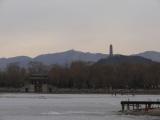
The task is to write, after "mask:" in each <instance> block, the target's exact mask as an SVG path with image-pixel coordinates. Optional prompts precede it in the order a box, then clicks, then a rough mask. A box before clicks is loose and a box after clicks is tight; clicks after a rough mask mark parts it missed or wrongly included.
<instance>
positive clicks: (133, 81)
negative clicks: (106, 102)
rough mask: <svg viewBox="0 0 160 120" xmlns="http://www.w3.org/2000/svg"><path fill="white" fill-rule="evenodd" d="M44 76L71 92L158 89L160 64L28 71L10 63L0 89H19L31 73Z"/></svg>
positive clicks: (0, 75)
mask: <svg viewBox="0 0 160 120" xmlns="http://www.w3.org/2000/svg"><path fill="white" fill-rule="evenodd" d="M34 73H39V74H44V73H45V74H47V75H48V78H49V80H48V83H49V84H50V85H53V86H54V87H56V88H70V89H75V88H76V89H159V88H160V63H152V64H128V63H121V64H92V63H86V62H81V61H77V62H73V63H72V64H71V65H66V66H60V65H52V66H46V65H44V64H42V63H39V62H31V63H30V64H29V67H28V68H23V67H20V65H19V64H17V63H12V64H9V65H8V66H7V68H6V69H5V70H1V71H0V87H13V88H19V87H23V86H24V85H26V84H28V83H29V77H30V75H31V74H34Z"/></svg>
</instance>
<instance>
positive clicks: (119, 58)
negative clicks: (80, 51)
mask: <svg viewBox="0 0 160 120" xmlns="http://www.w3.org/2000/svg"><path fill="white" fill-rule="evenodd" d="M120 63H130V64H137V63H147V64H148V63H153V61H152V60H149V59H146V58H143V57H140V56H124V55H115V56H113V57H108V58H105V59H101V60H99V61H98V62H97V64H120Z"/></svg>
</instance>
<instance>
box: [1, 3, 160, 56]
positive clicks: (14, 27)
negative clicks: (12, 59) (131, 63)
mask: <svg viewBox="0 0 160 120" xmlns="http://www.w3.org/2000/svg"><path fill="white" fill-rule="evenodd" d="M110 43H112V44H113V45H114V51H115V52H116V53H122V54H132V53H138V52H143V51H146V50H156V51H160V0H0V57H9V56H18V55H28V56H36V55H38V54H41V53H54V52H61V51H65V50H69V49H76V50H81V51H85V52H86V51H88V52H101V53H107V52H108V46H109V44H110Z"/></svg>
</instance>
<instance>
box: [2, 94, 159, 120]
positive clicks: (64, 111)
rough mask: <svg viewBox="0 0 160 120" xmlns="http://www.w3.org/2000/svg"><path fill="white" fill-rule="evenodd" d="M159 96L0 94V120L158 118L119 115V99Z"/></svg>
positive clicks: (135, 119)
mask: <svg viewBox="0 0 160 120" xmlns="http://www.w3.org/2000/svg"><path fill="white" fill-rule="evenodd" d="M128 99H129V100H158V99H160V96H157V95H136V96H129V95H125V96H120V95H118V96H112V95H88V94H87V95H72V94H68V95H67V94H60V95H59V94H55V95H54V94H53V95H52V94H0V120H159V119H160V118H159V117H153V116H132V115H122V114H121V113H119V112H118V111H120V110H121V105H120V101H121V100H128Z"/></svg>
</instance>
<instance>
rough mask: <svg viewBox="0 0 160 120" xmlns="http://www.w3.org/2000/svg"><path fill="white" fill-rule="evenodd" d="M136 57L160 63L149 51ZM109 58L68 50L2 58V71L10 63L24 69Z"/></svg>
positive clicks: (102, 55) (159, 57)
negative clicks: (31, 66)
mask: <svg viewBox="0 0 160 120" xmlns="http://www.w3.org/2000/svg"><path fill="white" fill-rule="evenodd" d="M131 56H132V55H131ZM134 56H140V57H143V58H147V59H150V60H153V61H156V62H160V52H155V51H147V52H143V53H140V54H136V55H134ZM107 57H108V55H107V54H101V53H89V52H86V53H85V52H81V51H76V50H68V51H65V52H59V53H53V54H43V55H39V56H37V57H35V58H31V57H27V56H18V57H11V58H0V69H4V68H6V66H7V65H8V64H10V63H19V65H20V66H22V67H27V66H28V63H29V62H31V61H34V62H36V61H37V62H42V63H43V64H46V65H52V64H59V65H65V64H70V63H71V62H73V61H85V62H97V61H99V60H100V59H104V58H107Z"/></svg>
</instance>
